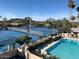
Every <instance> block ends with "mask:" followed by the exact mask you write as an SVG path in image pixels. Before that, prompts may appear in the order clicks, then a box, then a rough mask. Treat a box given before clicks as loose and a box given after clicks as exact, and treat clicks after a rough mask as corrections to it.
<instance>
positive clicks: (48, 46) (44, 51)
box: [41, 40, 60, 54]
mask: <svg viewBox="0 0 79 59" xmlns="http://www.w3.org/2000/svg"><path fill="white" fill-rule="evenodd" d="M59 41H60V40H58V41H56V42H52V43H51V44H49V45H47V46H46V47H45V48H43V49H41V54H47V52H46V50H47V49H48V48H50V47H51V46H53V45H54V44H56V43H57V42H59Z"/></svg>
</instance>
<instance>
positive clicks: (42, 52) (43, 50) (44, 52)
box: [41, 38, 79, 55]
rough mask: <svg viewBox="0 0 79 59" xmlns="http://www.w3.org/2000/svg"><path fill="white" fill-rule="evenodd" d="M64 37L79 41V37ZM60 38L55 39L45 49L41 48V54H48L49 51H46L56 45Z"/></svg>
mask: <svg viewBox="0 0 79 59" xmlns="http://www.w3.org/2000/svg"><path fill="white" fill-rule="evenodd" d="M62 39H66V40H76V41H79V39H78V38H62ZM62 39H60V40H62ZM60 40H58V41H55V42H52V43H50V44H48V45H47V46H46V47H44V48H43V49H41V54H45V55H47V51H46V50H47V49H48V48H50V47H51V46H53V45H55V44H56V43H58V42H59V41H60Z"/></svg>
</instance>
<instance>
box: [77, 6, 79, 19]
mask: <svg viewBox="0 0 79 59" xmlns="http://www.w3.org/2000/svg"><path fill="white" fill-rule="evenodd" d="M77 12H78V15H77V18H78V19H79V7H77Z"/></svg>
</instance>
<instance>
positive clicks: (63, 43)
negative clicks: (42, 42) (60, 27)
mask: <svg viewBox="0 0 79 59" xmlns="http://www.w3.org/2000/svg"><path fill="white" fill-rule="evenodd" d="M47 52H48V54H50V55H52V56H57V57H58V58H59V59H79V42H78V41H75V40H68V39H63V40H60V41H59V42H58V43H56V44H55V45H54V46H51V47H50V48H49V49H47Z"/></svg>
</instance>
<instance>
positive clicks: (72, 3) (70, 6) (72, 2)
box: [68, 0, 75, 20]
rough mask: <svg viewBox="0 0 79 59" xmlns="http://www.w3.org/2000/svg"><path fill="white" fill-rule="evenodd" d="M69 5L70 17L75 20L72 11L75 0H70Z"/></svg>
mask: <svg viewBox="0 0 79 59" xmlns="http://www.w3.org/2000/svg"><path fill="white" fill-rule="evenodd" d="M68 7H69V17H70V20H73V19H74V16H73V15H72V12H71V9H73V8H74V7H75V3H74V1H73V0H69V1H68Z"/></svg>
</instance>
